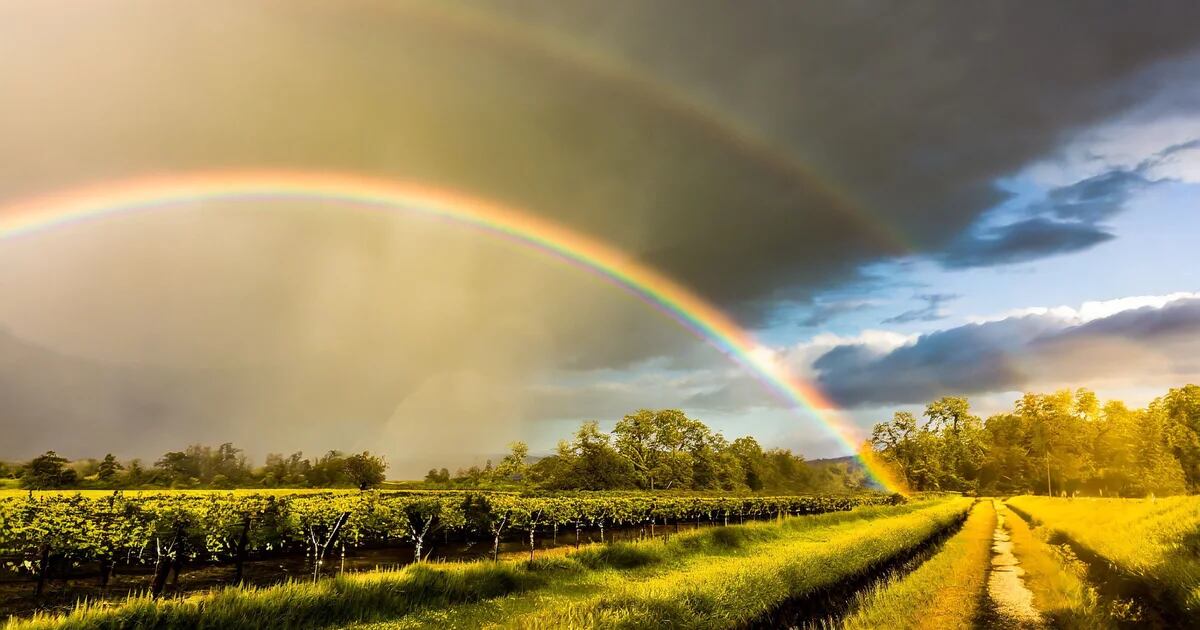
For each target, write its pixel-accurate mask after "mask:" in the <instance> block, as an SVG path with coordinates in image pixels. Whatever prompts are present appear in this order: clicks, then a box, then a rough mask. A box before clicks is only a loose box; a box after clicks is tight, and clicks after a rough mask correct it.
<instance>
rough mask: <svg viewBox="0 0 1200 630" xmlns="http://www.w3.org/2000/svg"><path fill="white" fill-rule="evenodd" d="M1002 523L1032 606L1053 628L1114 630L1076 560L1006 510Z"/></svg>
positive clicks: (1110, 618) (1004, 509)
mask: <svg viewBox="0 0 1200 630" xmlns="http://www.w3.org/2000/svg"><path fill="white" fill-rule="evenodd" d="M1001 510H1002V511H1003V512H1004V522H1005V524H1007V526H1008V531H1009V536H1010V538H1011V540H1012V543H1013V555H1015V556H1016V557H1017V559H1018V560H1020V562H1021V568H1022V569H1024V570H1025V575H1024V580H1025V586H1026V588H1028V589H1029V591H1030V592H1031V593H1033V606H1034V607H1035V608H1037V609H1038V612H1040V613H1041V614H1042V616H1043V617H1045V618H1046V620H1047V621H1048V622H1049V623H1050V624H1051V625H1052V626H1053V627H1055V628H1069V629H1085V628H1088V629H1090V628H1112V627H1116V622H1115V621H1114V620H1113V618H1112V617H1111V616H1110V615H1109V614H1108V613H1107V612H1105V611H1104V609H1103V607H1102V606H1101V605H1100V603H1099V600H1098V598H1097V596H1096V593H1095V591H1094V589H1092V588H1091V587H1090V586H1089V585H1088V583H1087V580H1086V577H1085V576H1086V568H1085V567H1084V566H1083V565H1082V563H1081V562H1079V560H1078V559H1076V558H1074V557H1072V556H1070V555H1068V554H1064V552H1063V550H1061V549H1060V548H1058V547H1055V546H1054V545H1051V544H1049V543H1048V542H1047V541H1046V540H1045V539H1044V538H1043V537H1042V536H1044V535H1045V534H1046V533H1047V532H1045V531H1044V530H1043V529H1042V528H1038V529H1039V530H1042V531H1035V530H1034V529H1032V528H1030V526H1029V524H1028V523H1026V522H1025V521H1024V520H1023V519H1021V518H1020V517H1018V516H1017V515H1016V514H1014V513H1013V512H1012V511H1011V510H1009V509H1008V508H1001Z"/></svg>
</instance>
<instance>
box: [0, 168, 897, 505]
mask: <svg viewBox="0 0 1200 630" xmlns="http://www.w3.org/2000/svg"><path fill="white" fill-rule="evenodd" d="M247 200H249V201H253V200H307V201H314V200H316V201H330V202H338V203H346V204H353V205H356V206H360V207H366V208H374V209H379V210H387V211H408V212H416V213H421V214H425V215H429V216H433V217H438V218H443V219H448V220H452V221H455V222H458V223H462V224H465V225H469V226H472V227H474V228H476V229H479V230H481V231H483V232H485V233H489V234H493V235H496V236H500V237H503V238H505V239H507V240H510V241H513V242H515V243H518V244H520V245H523V246H527V247H530V248H533V249H535V250H537V251H539V252H543V253H545V254H547V255H550V256H553V257H555V258H558V259H560V260H563V261H566V262H568V263H570V264H573V265H575V266H578V267H580V268H583V269H586V270H588V271H591V272H593V273H596V274H598V275H600V276H601V277H603V278H604V279H606V280H608V281H609V282H611V283H612V284H614V285H616V286H618V287H620V288H621V289H623V290H625V291H627V292H629V293H631V294H632V295H634V296H636V297H637V298H638V299H640V300H642V301H643V302H645V303H647V304H649V305H650V306H652V307H654V308H655V309H657V310H658V311H660V312H661V313H663V314H665V315H666V316H668V317H670V318H671V319H673V320H674V321H676V322H678V323H679V324H681V325H683V326H684V327H686V328H687V329H688V330H691V331H692V332H693V333H694V334H696V335H697V336H698V337H700V338H701V339H703V340H704V341H706V342H708V343H709V344H711V345H713V346H715V347H716V348H717V349H718V350H720V351H721V352H723V353H724V354H726V355H727V356H729V357H730V358H731V359H733V360H734V361H735V362H737V363H739V364H741V365H742V366H744V367H745V368H746V369H748V370H749V371H750V372H751V373H752V374H753V375H754V376H755V377H756V378H758V379H759V380H760V381H762V382H763V383H764V384H765V385H766V386H767V387H768V388H769V389H770V390H771V391H773V392H775V393H776V394H777V395H779V396H781V397H782V399H783V400H784V401H785V402H787V404H788V405H789V406H790V407H792V408H793V409H794V410H796V411H802V412H808V413H810V414H812V415H813V416H815V417H816V418H817V420H818V421H819V422H820V423H821V424H823V425H824V426H826V427H827V428H828V429H829V431H830V432H831V433H832V435H834V436H835V437H836V438H837V439H838V440H839V441H840V442H841V443H842V444H843V445H845V446H846V447H848V448H849V449H851V451H852V452H859V450H860V449H859V445H860V444H861V435H860V434H859V432H858V431H857V430H856V428H855V427H853V426H851V425H849V424H847V423H845V422H844V421H843V420H842V419H841V418H839V417H838V414H837V413H836V408H835V405H834V404H833V403H831V402H830V401H829V400H828V399H827V398H826V397H825V396H824V395H823V394H822V393H821V392H820V391H819V390H818V389H817V388H815V387H814V386H812V385H810V384H808V383H805V382H804V381H802V380H800V379H798V378H796V377H794V376H793V375H791V374H789V373H788V371H787V370H786V369H785V368H784V367H782V366H781V365H779V364H778V363H777V362H776V361H774V360H773V358H772V356H771V353H770V352H769V351H766V350H765V349H764V348H763V346H760V345H759V344H758V343H757V342H756V341H755V340H754V338H753V337H752V336H751V335H750V334H749V333H748V332H747V331H745V330H744V329H742V327H740V326H738V324H737V323H736V322H734V321H733V320H732V319H730V318H729V316H727V315H726V314H725V313H723V312H721V310H719V309H718V308H716V307H715V306H713V305H712V304H710V303H709V302H707V301H706V300H704V299H702V298H700V297H699V296H697V295H696V294H695V293H693V292H692V291H690V290H689V289H687V288H685V287H684V286H683V285H681V284H679V283H677V282H675V281H674V280H672V279H670V278H668V277H666V276H665V275H663V274H661V273H659V272H658V271H655V270H654V269H651V268H650V267H647V266H645V265H643V264H641V263H639V262H638V261H636V260H635V259H633V258H632V257H630V256H629V255H627V254H625V253H623V252H621V251H619V250H617V249H615V248H613V247H611V246H609V245H606V244H605V243H602V242H600V241H598V240H595V239H593V238H590V237H588V236H585V235H583V234H580V233H578V232H574V231H572V230H569V229H567V228H565V227H563V226H560V225H557V224H555V223H552V222H550V221H546V220H544V219H541V218H538V217H536V216H532V215H530V214H527V213H523V212H518V211H517V210H514V209H512V208H508V207H505V206H503V205H500V204H497V203H493V202H490V201H484V200H481V199H476V198H473V197H469V196H466V195H463V194H460V193H457V192H454V191H449V190H445V189H440V188H434V187H431V186H428V185H424V184H420V183H415V182H397V181H386V180H381V179H373V178H368V177H362V176H357V175H347V174H335V173H326V172H304V171H233V172H212V173H198V174H185V175H167V176H159V177H146V178H137V179H131V180H123V181H118V182H115V183H109V184H104V185H100V186H97V187H90V188H83V189H76V190H70V191H66V192H60V193H56V194H51V195H47V196H42V197H37V198H33V199H28V200H24V201H18V202H15V203H11V204H7V205H3V206H0V239H7V238H13V237H17V236H21V235H29V234H33V233H37V232H42V231H45V230H49V229H52V228H54V227H57V226H62V225H67V224H71V223H76V222H79V221H85V220H91V219H99V218H103V217H107V216H111V215H117V214H124V213H130V212H137V211H147V210H155V209H161V208H168V207H172V206H178V205H181V204H187V203H194V202H197V201H247ZM860 456H862V457H863V463H864V465H865V467H866V469H867V471H868V472H869V474H870V475H871V476H872V477H873V478H874V479H875V480H876V481H877V482H879V484H880V485H882V486H883V487H884V488H885V489H887V490H888V491H891V492H903V491H904V490H905V488H904V485H903V484H902V483H901V481H900V479H899V478H897V477H896V476H895V475H894V474H893V473H892V471H891V470H890V469H889V468H888V467H886V466H885V465H883V463H882V462H880V461H877V459H876V458H874V457H873V456H872V455H871V454H870V453H869V452H865V453H860Z"/></svg>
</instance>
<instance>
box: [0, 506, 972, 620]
mask: <svg viewBox="0 0 1200 630" xmlns="http://www.w3.org/2000/svg"><path fill="white" fill-rule="evenodd" d="M947 505H948V504H947V503H946V502H944V501H939V502H915V503H911V504H906V505H900V506H887V507H869V508H861V509H858V510H853V511H849V512H837V513H829V514H822V515H816V516H806V517H797V518H790V519H785V520H784V521H783V522H782V523H753V524H748V525H745V526H735V527H728V528H721V527H717V528H711V529H702V530H697V531H692V532H687V533H684V534H681V535H679V536H675V537H673V538H672V539H670V540H669V541H661V540H654V541H644V542H637V543H615V544H608V545H591V546H586V547H583V548H581V549H579V550H575V551H569V552H565V553H544V554H542V556H541V557H540V558H538V559H537V560H536V561H535V562H533V563H529V562H523V561H515V560H514V561H502V562H498V563H490V562H482V563H447V564H424V565H419V566H412V567H408V568H405V569H402V570H398V571H382V572H372V573H362V574H348V575H345V576H341V577H338V578H334V579H328V580H322V581H320V582H317V583H307V582H296V583H290V584H286V585H281V586H275V587H269V588H246V589H237V588H227V589H224V590H221V591H217V592H213V593H209V594H205V595H201V596H195V597H190V598H187V599H168V600H163V601H160V602H155V601H153V600H151V599H149V598H147V597H131V598H129V599H127V600H126V601H124V602H121V603H117V604H115V605H104V604H84V605H82V606H79V607H77V609H76V610H75V611H74V612H72V613H71V614H69V615H67V616H65V617H64V616H57V617H55V616H40V617H37V618H34V619H29V620H24V621H10V622H9V623H8V624H7V625H6V626H5V628H7V629H8V630H18V629H19V630H33V629H42V628H47V629H48V628H81V629H82V628H130V627H141V628H149V627H153V628H185V627H186V628H196V627H199V628H268V629H269V628H293V627H314V626H330V625H338V626H341V625H345V624H348V623H356V622H369V621H371V620H400V621H402V622H405V623H409V622H412V623H416V624H417V625H420V624H421V623H423V622H422V620H426V621H427V622H428V623H429V625H433V626H443V627H446V626H453V625H459V627H475V626H478V625H480V623H478V622H482V621H484V620H485V619H488V618H490V616H489V615H488V614H487V611H489V610H496V609H497V608H500V609H504V608H506V607H509V608H511V609H513V610H518V609H521V606H522V605H525V606H527V607H526V608H525V609H524V610H525V612H529V613H536V612H537V611H538V608H539V605H538V603H539V602H542V601H546V599H547V598H549V599H550V600H553V599H555V598H556V597H560V596H565V597H566V598H567V599H571V598H577V597H581V596H584V595H586V594H588V593H598V592H601V591H603V590H604V589H605V588H611V587H612V586H614V585H618V584H623V583H624V582H625V581H627V580H643V579H650V578H653V577H655V576H660V577H661V576H665V575H671V574H672V572H673V571H675V570H678V569H680V568H686V567H692V568H695V567H703V566H707V565H709V564H711V563H712V562H715V561H720V560H726V559H737V558H742V557H754V554H755V553H757V552H758V551H759V550H762V549H767V548H774V547H775V546H779V545H786V544H788V543H790V544H795V543H797V542H804V543H805V544H807V545H810V546H811V545H814V544H816V541H817V540H821V539H824V538H825V537H827V536H831V535H836V534H838V533H839V532H844V531H847V530H853V531H862V530H867V529H870V528H869V525H870V524H872V523H888V522H891V521H893V520H897V519H898V520H901V521H905V522H909V521H913V523H917V522H919V523H922V524H925V525H926V526H928V525H929V524H931V523H932V522H933V520H932V516H931V515H932V514H933V513H934V512H937V513H943V512H946V511H947V509H948V508H947ZM956 509H958V508H956ZM960 511H961V509H960ZM913 519H916V520H915V521H914V520H913ZM514 602H516V603H517V604H518V605H517V606H516V607H515V608H512V607H510V606H508V605H509V604H512V603H514ZM438 619H443V620H445V621H446V623H441V622H438V621H437V620H438ZM500 619H504V617H501V618H500ZM456 621H458V622H461V624H456V623H455V622H456Z"/></svg>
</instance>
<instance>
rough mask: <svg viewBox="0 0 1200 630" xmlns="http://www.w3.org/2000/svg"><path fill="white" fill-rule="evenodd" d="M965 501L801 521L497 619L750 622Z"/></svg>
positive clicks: (939, 521) (843, 575) (887, 551)
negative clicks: (733, 547)
mask: <svg viewBox="0 0 1200 630" xmlns="http://www.w3.org/2000/svg"><path fill="white" fill-rule="evenodd" d="M971 503H972V500H971V499H952V500H948V501H941V502H937V503H934V504H930V505H927V506H926V507H924V508H922V509H919V510H914V511H912V512H911V513H909V514H904V515H900V516H893V517H891V518H874V519H872V518H862V519H858V520H849V521H843V522H840V523H836V524H832V525H829V526H819V527H803V528H802V529H799V531H792V532H791V533H790V535H787V536H784V537H782V538H780V539H779V540H776V541H773V542H771V543H768V544H763V545H760V546H758V547H756V548H753V549H750V550H747V551H745V552H744V553H738V554H730V555H727V556H725V557H710V558H704V559H703V561H702V562H693V563H690V564H689V565H687V566H683V567H679V568H677V569H676V570H672V571H669V572H665V573H663V574H660V575H654V576H649V577H647V578H645V579H639V580H611V581H609V582H607V583H606V584H604V585H602V588H600V589H599V591H598V592H597V593H596V594H595V595H593V596H591V597H587V598H586V599H584V600H583V601H559V602H556V603H557V604H558V605H554V606H542V607H539V609H538V610H537V611H535V612H534V613H533V614H531V615H528V616H524V617H515V618H514V617H509V618H507V619H505V620H504V622H503V623H504V625H508V626H516V627H523V628H549V627H572V628H580V627H586V628H594V627H646V628H648V627H655V628H728V627H734V626H739V625H744V624H748V623H752V622H754V621H755V620H757V619H759V618H760V617H763V616H764V615H767V614H768V613H770V612H771V611H772V610H773V609H775V608H776V607H778V606H780V605H781V604H783V603H785V602H787V601H788V600H789V599H792V598H802V597H804V596H806V595H808V594H811V593H814V592H816V591H818V590H819V589H822V588H827V587H829V586H831V585H833V584H836V583H837V582H839V581H842V580H845V579H848V578H850V577H852V576H855V575H859V574H861V573H863V572H865V571H869V570H870V569H871V568H872V567H875V566H878V565H879V564H881V563H883V562H885V561H886V560H887V559H889V558H891V557H894V556H896V555H898V554H900V553H902V552H904V551H905V550H908V549H911V548H913V547H915V546H918V545H920V544H921V543H922V542H924V541H925V540H928V539H929V538H930V537H932V536H934V535H936V534H937V533H938V532H939V531H941V530H943V529H945V528H946V527H949V526H950V525H952V524H954V523H955V522H957V521H958V520H959V519H961V518H962V515H963V514H964V513H965V512H966V511H967V510H968V509H969V507H970V505H971ZM791 524H792V523H791V522H789V523H785V525H784V527H785V528H787V527H788V526H789V525H791Z"/></svg>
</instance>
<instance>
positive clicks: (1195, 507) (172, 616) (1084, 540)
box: [4, 496, 1200, 630]
mask: <svg viewBox="0 0 1200 630" xmlns="http://www.w3.org/2000/svg"><path fill="white" fill-rule="evenodd" d="M1010 505H1011V508H1010V507H1009V506H1010ZM720 523H721V521H720V519H717V520H716V521H714V522H713V524H712V525H706V526H705V527H702V528H699V529H694V530H691V531H685V532H683V533H677V534H674V535H673V536H671V537H670V538H666V539H663V538H657V539H656V538H647V539H644V540H638V541H634V542H608V543H601V544H591V545H584V546H582V547H580V548H572V547H570V546H564V547H559V548H555V549H545V550H542V551H540V552H539V553H538V555H537V557H536V559H535V560H534V561H532V562H531V561H529V560H528V556H527V555H525V554H524V553H522V554H516V555H506V556H504V557H502V558H501V560H500V561H498V562H488V561H485V562H448V563H422V564H418V565H411V566H408V567H406V568H403V569H398V570H390V571H372V572H366V573H357V574H354V573H347V574H344V575H340V576H337V577H332V578H325V579H321V580H319V581H316V582H312V581H307V580H305V581H297V582H290V583H285V584H282V585H277V586H270V587H241V588H238V587H228V588H224V589H221V590H216V591H209V592H201V593H200V594H197V595H193V596H190V597H176V598H165V599H162V600H158V601H156V600H154V599H152V598H150V597H147V596H134V597H130V598H128V599H125V600H117V601H109V602H107V603H101V602H97V603H91V604H89V603H82V604H80V605H78V606H77V607H76V608H75V610H74V611H73V612H71V613H69V614H67V615H65V616H55V615H47V614H42V615H40V616H35V617H32V618H25V619H11V620H10V621H9V622H8V623H7V624H6V625H5V626H4V628H5V630H43V629H45V630H49V629H51V628H77V629H84V628H114V629H115V628H193V627H209V628H268V629H269V628H280V629H282V628H293V627H318V628H342V627H353V628H355V630H399V629H405V628H477V627H510V628H560V627H573V628H574V627H578V628H593V627H601V628H609V627H623V628H661V627H666V628H733V627H745V626H754V625H756V624H757V625H760V626H772V627H775V626H792V625H795V626H798V627H829V628H834V627H836V628H851V629H866V628H881V627H882V628H893V629H902V628H980V627H1016V624H1015V623H1014V622H1013V619H1014V618H1013V617H1011V616H1008V617H1006V616H1005V615H1006V614H1007V612H1004V606H1003V603H1004V600H1005V594H1006V592H1007V594H1008V595H1012V593H1014V592H1016V593H1017V594H1018V595H1020V598H1018V599H1019V601H1023V602H1024V604H1022V605H1023V606H1024V607H1025V610H1028V611H1030V615H1031V616H1030V617H1029V618H1027V619H1026V618H1021V619H1022V620H1023V621H1022V623H1024V622H1025V621H1029V620H1030V619H1032V620H1034V621H1035V622H1036V623H1038V624H1039V626H1040V625H1041V624H1044V625H1045V626H1046V627H1051V628H1116V627H1134V626H1137V627H1178V626H1179V625H1180V624H1183V625H1186V623H1187V622H1186V620H1187V619H1191V618H1193V617H1191V616H1190V615H1192V614H1193V613H1192V612H1191V611H1193V610H1195V609H1194V608H1193V607H1194V606H1195V603H1196V601H1197V599H1198V596H1200V570H1198V569H1200V553H1198V550H1197V541H1198V540H1200V498H1198V497H1177V498H1169V499H1158V500H1134V499H1124V500H1121V499H1106V500H1099V499H1095V500H1093V499H1053V498H1050V499H1048V498H1044V497H1016V498H1013V499H1009V500H1008V501H1007V502H1002V501H1000V500H992V499H985V500H975V499H971V498H962V497H954V496H942V497H936V498H925V499H914V500H910V501H908V502H906V503H902V504H899V505H869V506H863V507H858V508H855V509H853V510H849V511H835V512H828V513H824V514H816V515H810V516H796V517H784V518H777V519H772V520H765V521H751V522H748V523H746V524H744V525H729V526H721V525H720ZM959 524H961V528H959V529H955V527H956V526H958V525H959ZM1001 524H1002V526H1000V525H1001ZM998 541H1003V543H1002V544H1003V545H1005V546H1004V547H1003V548H1002V547H1000V546H999V545H1001V543H1000V542H998ZM998 554H1001V555H998ZM1003 554H1008V555H1003ZM998 558H1007V559H1008V560H1006V561H1002V562H1001V565H997V562H998V561H999V560H998ZM1014 558H1015V563H1016V564H1015V565H1014V564H1012V563H1013V562H1014ZM1006 563H1007V564H1006ZM997 566H1004V567H1016V568H1015V569H1005V570H1004V571H1005V572H1002V573H997V571H998V570H999V569H997ZM997 575H999V576H1004V577H1005V579H1006V580H1007V581H1005V580H1001V581H1000V583H1002V584H1008V586H1010V587H1012V588H1013V589H1016V590H1015V591H1013V590H1009V591H1004V590H1003V589H1002V590H1001V591H997V588H998V587H997V581H996V579H994V578H995V577H996V576H997ZM1013 575H1015V576H1016V577H1017V579H1016V580H1015V581H1014V580H1013V579H1012V576H1013ZM1110 576H1111V578H1112V579H1109V577H1110ZM1010 603H1011V601H1010ZM823 607H824V608H823ZM1010 610H1011V609H1010ZM1005 624H1007V625H1005Z"/></svg>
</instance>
